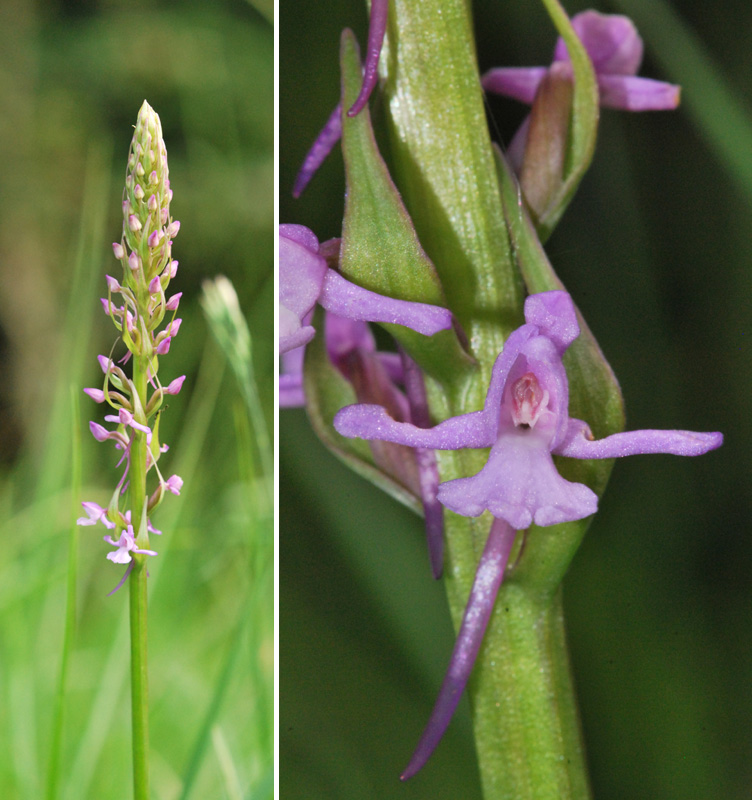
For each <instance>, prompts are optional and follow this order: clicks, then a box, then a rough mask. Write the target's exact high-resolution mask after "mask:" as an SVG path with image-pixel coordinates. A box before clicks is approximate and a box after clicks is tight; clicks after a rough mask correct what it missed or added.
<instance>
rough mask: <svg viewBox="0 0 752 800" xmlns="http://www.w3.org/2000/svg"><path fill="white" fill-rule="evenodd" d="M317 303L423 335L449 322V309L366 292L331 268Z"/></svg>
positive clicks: (450, 313) (353, 316) (442, 328)
mask: <svg viewBox="0 0 752 800" xmlns="http://www.w3.org/2000/svg"><path fill="white" fill-rule="evenodd" d="M319 303H321V305H322V306H323V307H324V308H325V309H327V311H332V312H334V313H335V314H338V315H339V316H341V317H347V318H348V319H360V320H367V321H370V322H387V323H393V324H396V325H404V326H405V327H406V328H412V330H414V331H417V332H418V333H422V334H424V335H426V336H432V335H433V334H434V333H437V332H438V331H443V330H446V329H447V328H449V327H451V325H452V312H451V311H449V310H448V309H446V308H441V307H440V306H432V305H428V304H427V303H412V302H410V301H408V300H395V299H394V298H392V297H385V296H384V295H380V294H376V292H369V291H368V290H367V289H364V288H363V287H362V286H358V285H357V284H355V283H350V281H348V280H346V279H345V278H343V277H342V276H341V275H340V274H339V273H338V272H335V271H334V270H329V271H328V272H327V273H326V277H325V278H324V284H323V287H322V290H321V296H320V297H319ZM285 305H287V304H286V303H285ZM288 308H289V306H288Z"/></svg>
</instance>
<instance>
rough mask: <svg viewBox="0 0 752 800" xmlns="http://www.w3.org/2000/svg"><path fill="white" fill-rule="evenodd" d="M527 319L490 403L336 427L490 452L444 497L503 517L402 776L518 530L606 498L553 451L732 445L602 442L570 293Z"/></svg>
mask: <svg viewBox="0 0 752 800" xmlns="http://www.w3.org/2000/svg"><path fill="white" fill-rule="evenodd" d="M525 320H526V322H525V324H524V325H522V326H521V327H520V328H518V329H517V330H516V331H514V332H513V333H512V334H511V335H510V336H509V338H508V339H507V342H506V344H505V345H504V350H503V351H502V353H501V355H500V356H499V357H498V358H497V360H496V363H495V364H494V367H493V372H492V376H491V383H490V385H489V388H488V394H487V395H486V401H485V404H484V407H483V409H482V410H480V411H474V412H472V413H469V414H463V415H460V416H457V417H451V418H450V419H448V420H445V421H444V422H441V423H439V424H438V425H436V426H435V427H433V428H428V429H425V428H419V427H416V426H415V425H411V424H409V423H404V422H397V421H396V420H394V419H392V418H391V417H390V416H389V415H388V414H387V413H386V412H385V410H384V409H383V408H382V407H381V406H376V405H363V404H361V405H354V406H348V407H346V408H343V409H342V410H340V411H339V412H338V414H337V415H336V416H335V418H334V427H335V428H336V430H337V431H338V432H339V433H340V434H342V435H343V436H349V437H361V438H364V439H381V440H385V441H389V442H395V443H397V444H404V445H408V446H409V447H430V448H437V449H446V450H457V449H461V448H466V447H471V448H487V447H490V448H491V452H490V455H489V458H488V461H487V463H486V465H485V466H484V467H483V469H481V471H480V472H479V473H478V474H477V475H473V476H470V477H467V478H458V479H456V480H451V481H447V482H446V483H442V484H441V485H440V486H439V492H438V499H439V501H440V502H441V503H443V504H444V505H445V506H446V507H447V508H450V509H451V510H452V511H454V512H456V513H457V514H461V515H463V516H471V517H477V516H479V515H480V514H481V513H483V511H486V510H488V511H490V512H491V514H493V516H494V517H495V521H494V523H493V525H492V527H491V532H490V533H489V538H488V541H487V544H486V550H485V551H484V553H483V556H482V557H481V561H480V564H479V566H478V573H477V575H476V579H475V583H474V585H473V588H472V591H471V594H470V598H469V600H468V605H467V608H466V611H465V615H464V618H463V621H462V625H461V627H460V632H459V634H458V638H457V643H456V645H455V649H454V652H453V654H452V658H451V661H450V664H449V669H448V672H447V676H446V678H445V681H444V684H443V686H442V688H441V692H440V694H439V699H438V701H437V704H436V706H435V708H434V712H433V714H432V716H431V719H430V720H429V723H428V726H427V728H426V730H425V733H424V735H423V737H422V738H421V740H420V743H419V745H418V748H417V750H416V751H415V754H414V756H413V759H412V760H411V762H410V764H409V766H408V768H407V769H406V771H405V773H404V774H403V776H402V777H403V779H407V778H409V777H410V776H412V775H414V774H415V773H416V772H417V771H418V770H419V769H420V768H421V767H422V766H423V765H424V764H425V762H426V761H427V760H428V758H429V756H430V755H431V753H432V752H433V749H434V748H435V747H436V745H437V744H438V742H439V740H440V739H441V737H442V736H443V734H444V731H445V730H446V728H447V726H448V725H449V721H450V719H451V717H452V714H453V713H454V710H455V708H456V706H457V702H458V700H459V696H460V695H461V693H462V690H463V689H464V687H465V685H466V683H467V680H468V679H469V676H470V672H471V670H472V666H473V663H474V661H475V658H476V656H477V653H478V649H479V647H480V644H481V641H482V639H483V634H484V633H485V629H486V626H487V624H488V620H489V617H490V614H491V610H492V609H493V605H494V602H495V600H496V595H497V593H498V589H499V585H500V584H501V580H502V578H503V574H504V570H505V568H506V563H507V559H508V557H509V552H510V550H511V547H512V543H513V541H514V535H515V531H517V530H522V529H525V528H528V527H529V526H530V525H532V524H533V522H535V524H537V525H541V526H548V525H555V524H557V523H560V522H570V521H573V520H578V519H582V518H584V517H587V516H589V515H591V514H593V513H595V511H596V510H597V507H598V498H597V496H596V495H595V493H594V492H593V491H591V490H590V489H589V488H588V487H587V486H585V485H583V484H581V483H572V482H570V481H567V480H565V479H564V478H562V477H561V475H559V473H558V471H557V469H556V466H555V465H554V462H553V459H552V455H559V456H566V457H569V458H583V459H598V458H619V457H622V456H629V455H637V454H640V453H672V454H674V455H681V456H696V455H702V454H703V453H707V452H708V451H710V450H713V449H715V448H717V447H720V446H721V444H722V443H723V436H722V434H720V433H694V432H691V431H660V430H643V431H632V432H629V433H617V434H614V435H612V436H608V437H606V438H605V439H601V440H595V439H594V438H593V435H592V433H591V432H590V428H589V427H588V425H587V423H585V422H583V421H582V420H578V419H572V418H570V417H569V385H568V381H567V375H566V372H565V370H564V364H563V362H562V356H563V355H564V352H565V351H566V349H567V348H568V347H569V345H570V344H571V343H572V342H573V341H574V340H575V339H576V338H577V336H578V335H579V332H580V331H579V326H578V323H577V317H576V314H575V309H574V304H573V303H572V300H571V298H570V297H569V295H568V294H567V293H566V292H563V291H554V292H544V293H542V294H537V295H532V296H530V297H528V298H527V300H526V301H525Z"/></svg>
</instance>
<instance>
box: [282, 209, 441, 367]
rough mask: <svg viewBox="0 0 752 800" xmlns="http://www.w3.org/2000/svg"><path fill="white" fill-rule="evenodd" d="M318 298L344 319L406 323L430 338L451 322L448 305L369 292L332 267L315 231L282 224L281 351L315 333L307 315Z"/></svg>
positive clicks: (285, 350)
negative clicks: (419, 301)
mask: <svg viewBox="0 0 752 800" xmlns="http://www.w3.org/2000/svg"><path fill="white" fill-rule="evenodd" d="M316 302H318V303H320V304H321V305H322V306H323V307H324V308H326V309H327V310H328V311H332V312H334V313H335V314H338V315H339V316H341V317H346V318H347V319H355V320H368V321H371V322H387V323H395V324H398V325H405V326H406V327H408V328H412V329H413V330H415V331H418V332H419V333H422V334H425V335H426V336H431V335H432V334H434V333H437V332H438V331H441V330H446V329H447V328H449V327H450V326H451V324H452V314H451V312H450V311H448V310H447V309H445V308H440V307H439V306H431V305H427V304H426V303H412V302H409V301H407V300H395V299H393V298H391V297H385V296H384V295H380V294H376V293H375V292H369V291H368V290H367V289H363V288H362V287H360V286H358V285H357V284H354V283H350V281H348V280H345V278H343V277H342V276H341V275H340V274H339V273H338V272H336V271H335V270H333V269H330V268H329V266H328V265H327V262H326V259H325V258H324V257H323V255H321V253H320V248H319V241H318V239H317V238H316V236H315V234H314V233H313V232H312V231H310V230H309V229H308V228H305V227H304V226H302V225H280V226H279V352H280V354H282V353H287V352H288V351H290V350H293V349H294V348H296V347H301V346H302V345H304V344H307V343H308V342H309V341H310V340H311V339H312V338H313V335H314V333H315V331H314V329H313V328H312V327H311V326H310V325H308V324H307V323H306V318H307V317H308V315H309V313H310V312H311V311H312V310H313V307H314V305H315V304H316Z"/></svg>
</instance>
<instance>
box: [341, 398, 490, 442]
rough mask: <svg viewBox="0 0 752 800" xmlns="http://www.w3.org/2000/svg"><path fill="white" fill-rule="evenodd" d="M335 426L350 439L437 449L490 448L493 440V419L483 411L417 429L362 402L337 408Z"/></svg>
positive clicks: (378, 408) (379, 407) (378, 407)
mask: <svg viewBox="0 0 752 800" xmlns="http://www.w3.org/2000/svg"><path fill="white" fill-rule="evenodd" d="M334 428H335V429H336V430H337V432H338V433H339V434H340V435H342V436H347V437H349V438H351V439H353V438H358V437H359V438H361V439H381V440H383V441H386V442H394V443H395V444H405V445H407V446H408V447H430V448H434V449H436V450H460V449H462V448H464V447H491V445H493V443H494V441H495V439H496V424H495V421H493V420H491V419H489V417H488V415H487V414H486V413H485V412H483V411H473V412H472V413H471V414H463V415H462V416H459V417H450V418H449V419H447V420H444V422H440V423H439V424H438V425H436V426H435V427H433V428H418V427H416V426H415V425H411V424H410V423H409V422H397V421H396V420H394V419H392V418H391V417H390V416H389V415H388V414H387V413H386V411H385V410H384V409H383V408H382V407H381V406H377V405H369V404H365V403H363V404H360V405H354V406H346V407H345V408H342V409H340V410H339V411H338V412H337V414H336V415H335V417H334Z"/></svg>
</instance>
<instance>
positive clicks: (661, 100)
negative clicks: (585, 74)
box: [598, 75, 681, 111]
mask: <svg viewBox="0 0 752 800" xmlns="http://www.w3.org/2000/svg"><path fill="white" fill-rule="evenodd" d="M598 91H599V92H600V103H601V105H602V106H604V107H605V108H618V109H621V110H622V111H671V110H672V109H674V108H676V107H677V106H678V105H679V100H680V97H681V87H679V86H674V84H672V83H664V82H663V81H654V80H651V79H650V78H635V77H633V76H631V75H628V76H622V75H599V76H598Z"/></svg>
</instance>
